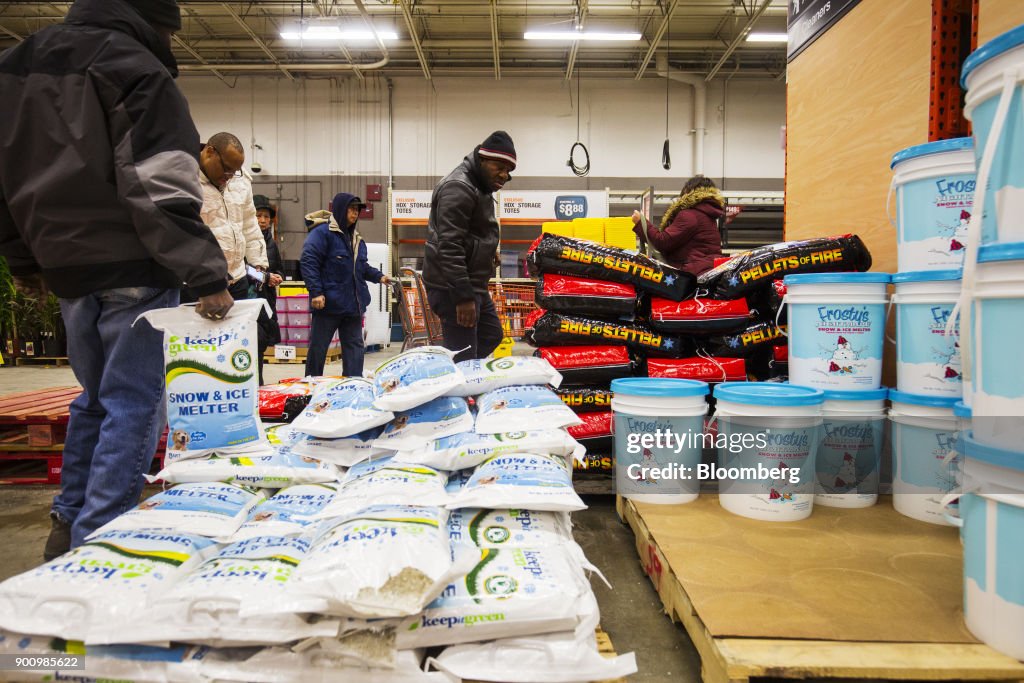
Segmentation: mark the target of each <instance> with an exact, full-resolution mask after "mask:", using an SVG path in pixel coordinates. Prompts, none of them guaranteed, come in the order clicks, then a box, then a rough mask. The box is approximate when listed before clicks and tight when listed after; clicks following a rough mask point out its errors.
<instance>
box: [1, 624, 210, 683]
mask: <svg viewBox="0 0 1024 683" xmlns="http://www.w3.org/2000/svg"><path fill="white" fill-rule="evenodd" d="M208 649H209V648H205V647H197V646H195V645H174V646H171V647H156V646H153V645H116V646H107V645H83V644H82V643H81V642H76V641H70V642H69V641H67V640H64V639H62V638H52V637H50V636H30V635H25V634H24V633H12V632H6V631H0V655H7V656H11V657H29V658H31V657H38V658H41V659H42V658H45V659H46V660H47V661H48V662H49V663H51V665H52V666H51V668H50V669H35V670H32V671H28V670H26V669H24V668H20V669H14V668H9V669H3V668H0V681H16V682H17V683H25V682H26V681H77V682H79V683H104V682H112V681H116V682H117V683H143V682H145V683H166V682H167V681H174V682H175V683H178V682H182V683H193V682H195V683H200V682H201V680H202V679H201V678H200V675H199V665H200V662H201V661H202V659H203V656H204V655H205V654H206V653H207V651H208ZM67 656H71V657H78V658H80V659H84V661H83V664H84V665H85V666H84V668H82V669H74V670H69V669H68V667H67V666H66V665H65V664H64V663H63V662H62V661H61V660H62V659H63V658H64V657H67Z"/></svg>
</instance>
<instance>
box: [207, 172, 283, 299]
mask: <svg viewBox="0 0 1024 683" xmlns="http://www.w3.org/2000/svg"><path fill="white" fill-rule="evenodd" d="M199 184H200V185H201V186H202V188H203V209H202V216H203V222H204V223H206V225H207V226H209V228H210V230H212V231H213V236H214V237H216V238H217V243H218V244H220V248H221V249H223V250H224V258H226V259H227V261H228V277H229V278H230V279H231V281H232V282H234V281H235V280H237V279H239V278H241V277H245V264H246V263H248V264H249V265H250V266H262V267H263V268H266V267H267V242H266V240H264V239H263V232H262V231H261V230H260V225H259V223H257V222H256V206H255V205H254V204H253V202H252V180H251V179H250V178H249V177H247V176H245V175H243V176H241V177H234V178H232V179H231V180H229V181H228V182H227V184H226V185H225V186H224V189H223V190H221V189H219V188H218V187H217V186H216V185H214V184H213V183H211V182H210V179H209V178H207V177H206V174H205V173H203V172H200V173H199Z"/></svg>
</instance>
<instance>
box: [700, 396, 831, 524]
mask: <svg viewBox="0 0 1024 683" xmlns="http://www.w3.org/2000/svg"><path fill="white" fill-rule="evenodd" d="M714 396H715V399H716V407H715V420H716V422H717V425H718V437H719V439H720V440H721V441H720V443H719V444H718V469H717V472H716V478H717V479H718V500H719V503H720V504H721V505H722V507H723V508H725V509H726V510H728V511H729V512H732V513H734V514H737V515H741V516H743V517H749V518H751V519H760V520H764V521H771V522H793V521H797V520H801V519H805V518H806V517H808V516H810V514H811V510H812V508H813V504H814V456H815V453H816V452H817V450H818V443H819V430H820V428H821V422H822V418H821V406H822V402H823V401H824V398H825V396H824V394H823V393H822V392H821V391H820V390H818V389H813V388H811V387H798V386H792V385H790V384H781V383H779V384H774V383H766V382H723V383H722V384H719V385H718V386H716V387H715V390H714Z"/></svg>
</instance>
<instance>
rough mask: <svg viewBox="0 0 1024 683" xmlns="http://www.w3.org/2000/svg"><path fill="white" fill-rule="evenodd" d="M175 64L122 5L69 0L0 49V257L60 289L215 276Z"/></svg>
mask: <svg viewBox="0 0 1024 683" xmlns="http://www.w3.org/2000/svg"><path fill="white" fill-rule="evenodd" d="M176 75H177V65H176V64H175V61H174V57H173V55H172V54H171V52H170V50H169V49H168V48H167V47H166V46H165V45H164V44H163V43H161V40H160V38H159V36H158V34H157V32H156V30H155V29H154V28H153V27H152V26H150V25H149V24H148V23H147V22H146V21H145V20H144V19H143V18H142V16H141V15H140V14H139V13H138V12H136V11H135V10H134V9H132V7H131V6H130V5H129V4H128V3H125V2H111V1H110V0H77V1H76V2H75V3H74V5H72V7H71V9H70V10H68V14H67V16H66V17H65V20H64V22H63V23H59V24H55V25H52V26H48V27H47V28H44V29H42V30H41V31H37V32H36V33H34V34H32V35H30V36H28V37H27V38H25V40H23V41H22V42H21V43H19V44H18V45H16V46H15V47H13V48H11V49H9V50H7V51H6V52H4V53H3V54H2V55H0V92H2V93H3V106H2V107H0V188H2V189H0V255H2V256H5V257H6V258H7V261H8V263H9V264H10V268H11V272H12V273H14V274H15V275H30V274H33V273H41V274H42V276H43V278H44V279H45V281H46V282H47V284H48V285H49V286H50V288H51V289H52V290H53V291H54V292H55V293H56V294H57V295H58V296H60V297H67V298H73V297H80V296H85V295H86V294H90V293H92V292H95V291H98V290H101V289H110V288H115V287H163V288H178V287H180V286H182V284H183V283H184V284H187V285H188V286H189V287H191V288H192V290H193V291H194V292H195V293H196V294H197V295H199V296H204V295H208V294H213V293H215V292H218V291H221V290H223V289H224V288H225V286H226V276H227V267H226V265H225V261H224V255H223V253H221V250H220V248H219V247H218V246H217V241H216V240H215V239H214V237H213V235H212V234H211V233H210V230H209V229H208V228H207V227H206V226H205V225H203V221H202V219H201V218H200V215H199V210H200V206H201V204H202V194H201V190H200V187H199V179H198V178H199V163H198V150H199V147H200V146H199V133H198V132H197V131H196V128H195V125H194V124H193V123H192V117H191V115H190V114H189V110H188V104H187V102H186V101H185V98H184V96H183V95H182V94H181V92H180V91H179V90H178V87H177V86H176V85H175V84H174V76H176Z"/></svg>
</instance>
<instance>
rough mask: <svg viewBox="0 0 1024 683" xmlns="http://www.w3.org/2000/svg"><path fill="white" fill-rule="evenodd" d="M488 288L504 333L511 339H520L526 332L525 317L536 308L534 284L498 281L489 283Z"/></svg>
mask: <svg viewBox="0 0 1024 683" xmlns="http://www.w3.org/2000/svg"><path fill="white" fill-rule="evenodd" d="M488 288H489V289H490V292H491V299H493V300H494V308H495V309H496V310H497V311H498V319H499V320H501V326H502V328H503V329H504V330H505V334H506V335H508V336H509V337H512V338H513V339H521V338H522V337H523V335H524V334H525V333H526V325H525V321H526V317H527V316H528V315H529V314H530V313H532V312H533V311H536V310H537V308H538V306H537V303H536V294H537V291H536V285H535V284H532V283H531V284H520V283H502V282H500V281H499V282H492V283H490V285H488Z"/></svg>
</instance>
